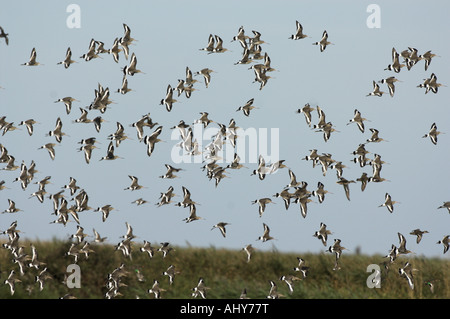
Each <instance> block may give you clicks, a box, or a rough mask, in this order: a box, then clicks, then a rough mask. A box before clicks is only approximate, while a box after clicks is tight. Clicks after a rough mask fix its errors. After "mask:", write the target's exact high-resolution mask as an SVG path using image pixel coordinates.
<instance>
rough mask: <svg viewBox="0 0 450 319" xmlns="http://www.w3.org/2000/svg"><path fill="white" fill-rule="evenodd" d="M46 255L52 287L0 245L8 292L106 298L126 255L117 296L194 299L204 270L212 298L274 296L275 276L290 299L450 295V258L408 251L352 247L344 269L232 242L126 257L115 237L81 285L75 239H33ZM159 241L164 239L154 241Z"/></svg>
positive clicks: (317, 257) (1, 293)
mask: <svg viewBox="0 0 450 319" xmlns="http://www.w3.org/2000/svg"><path fill="white" fill-rule="evenodd" d="M21 245H22V246H23V247H24V248H25V252H26V253H28V254H31V250H30V248H29V247H30V243H29V242H27V241H25V240H23V241H22V243H21ZM33 245H34V246H35V247H36V249H37V251H38V254H39V259H40V260H41V261H43V262H45V263H46V266H47V268H48V272H49V273H50V274H51V275H52V277H53V278H52V279H51V280H48V281H46V282H45V286H44V289H43V290H42V291H39V285H38V284H37V283H36V282H35V280H34V279H35V276H36V275H37V274H38V272H39V271H38V270H36V269H34V268H29V267H27V268H26V269H25V274H24V275H23V276H20V275H19V267H18V265H17V264H16V263H14V262H13V260H12V258H13V256H12V253H11V251H9V250H7V249H5V248H1V249H0V267H1V284H0V298H2V299H7V298H15V299H21V298H27V299H34V298H39V299H57V298H60V297H62V296H64V295H66V294H71V295H73V296H75V297H76V298H78V299H104V298H105V293H106V291H107V289H106V281H107V276H108V274H109V273H111V272H112V271H113V270H114V269H115V268H117V267H119V266H120V265H121V264H122V263H123V264H124V265H125V269H126V270H127V271H128V274H127V275H126V276H125V277H123V279H122V282H123V283H124V284H126V285H124V286H122V287H120V289H119V292H120V294H121V295H119V296H117V297H116V298H122V299H123V298H126V299H134V298H141V299H148V298H154V296H153V295H151V294H149V293H148V292H147V291H148V289H149V288H151V286H152V284H153V280H154V279H157V280H158V281H159V282H160V286H161V288H163V289H165V290H166V291H163V292H162V298H164V299H191V298H192V296H191V293H192V288H193V287H194V286H196V284H197V282H198V280H199V278H200V277H202V278H204V280H205V283H206V285H207V286H208V287H210V289H209V290H208V295H207V298H208V299H237V298H239V296H240V294H241V291H242V290H243V288H246V289H247V296H248V297H249V298H251V299H262V298H266V297H267V295H268V292H269V289H270V284H269V281H270V280H273V281H275V282H276V284H277V285H278V291H279V292H280V293H281V294H282V295H283V297H282V298H284V299H290V298H294V299H449V298H450V267H449V266H450V262H449V261H448V260H445V259H438V258H436V259H430V258H421V257H417V256H415V257H410V256H400V257H398V258H397V260H396V261H395V262H394V264H391V265H389V269H388V270H386V269H385V268H384V266H383V265H382V262H383V261H386V259H385V258H383V257H382V256H365V255H352V254H346V253H345V252H344V253H343V255H342V256H341V269H340V270H333V266H334V255H332V254H329V253H322V254H303V255H302V256H298V255H296V254H292V253H280V252H278V251H276V250H274V251H269V252H261V251H256V252H255V253H254V255H253V256H252V259H251V261H250V262H249V263H247V255H246V254H245V252H243V251H233V250H226V249H216V248H215V247H209V248H193V247H187V248H184V247H174V248H175V250H174V251H172V252H170V253H169V254H168V255H167V257H166V258H162V254H161V253H159V252H156V253H155V255H154V257H153V258H150V257H149V256H148V255H147V254H146V253H142V252H140V251H139V248H140V247H141V244H140V243H138V242H135V243H134V246H133V250H132V258H131V259H130V258H128V257H125V256H124V255H123V254H122V252H120V251H117V250H115V247H114V246H113V245H109V244H91V246H92V248H93V249H94V251H95V252H94V253H92V254H91V255H90V256H89V258H88V259H85V258H84V256H82V257H80V259H79V261H78V265H79V266H80V271H81V281H80V284H81V287H80V288H68V287H67V285H66V284H65V283H64V280H65V278H66V276H67V275H70V273H67V272H66V271H67V266H68V265H69V264H72V263H73V260H74V259H73V257H72V256H65V252H66V251H67V250H68V248H69V246H70V242H69V241H60V240H53V241H48V242H39V241H37V242H36V241H33ZM153 246H154V247H158V245H157V244H153ZM297 257H302V258H303V259H304V260H305V261H306V263H307V266H309V267H310V271H309V274H308V276H307V277H306V278H305V279H303V280H301V281H299V282H296V284H295V288H294V292H293V293H292V294H290V293H289V290H288V287H287V285H286V284H285V283H284V282H282V281H280V279H279V278H280V277H281V276H282V275H287V274H294V275H297V276H299V277H301V275H300V273H297V272H295V271H293V268H294V267H295V266H297V265H298V262H297ZM407 260H409V261H410V262H411V263H412V265H413V268H415V269H417V271H415V273H414V274H415V277H414V281H415V287H414V290H412V289H410V288H409V286H408V284H407V282H406V280H405V279H404V278H401V277H400V276H399V274H398V268H399V267H401V266H403V264H404V263H405V262H406V261H407ZM171 264H173V265H175V267H176V268H177V269H178V270H179V271H180V272H181V273H180V274H179V275H177V276H176V277H175V279H174V283H173V284H172V285H169V279H168V277H167V276H164V275H163V274H162V273H163V272H164V271H165V270H166V269H167V267H168V266H169V265H171ZM370 264H380V268H381V270H382V277H381V279H382V281H381V288H372V289H371V288H368V287H367V285H366V280H367V278H368V276H369V275H371V274H372V272H367V271H366V270H367V266H368V265H370ZM12 269H15V270H16V273H17V274H18V277H19V278H20V279H21V280H22V282H20V283H17V284H16V291H15V294H14V295H11V294H10V291H9V286H7V285H5V284H3V283H4V280H5V279H6V278H7V276H8V274H9V272H10V271H11V270H12ZM136 270H138V271H139V272H140V273H141V274H143V276H144V278H145V281H144V282H141V281H138V279H137V276H136ZM427 281H434V282H435V290H434V292H431V290H430V287H429V286H428V285H427V284H426V283H425V282H427Z"/></svg>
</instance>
